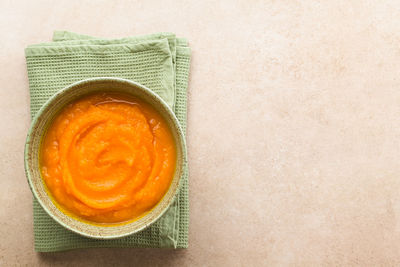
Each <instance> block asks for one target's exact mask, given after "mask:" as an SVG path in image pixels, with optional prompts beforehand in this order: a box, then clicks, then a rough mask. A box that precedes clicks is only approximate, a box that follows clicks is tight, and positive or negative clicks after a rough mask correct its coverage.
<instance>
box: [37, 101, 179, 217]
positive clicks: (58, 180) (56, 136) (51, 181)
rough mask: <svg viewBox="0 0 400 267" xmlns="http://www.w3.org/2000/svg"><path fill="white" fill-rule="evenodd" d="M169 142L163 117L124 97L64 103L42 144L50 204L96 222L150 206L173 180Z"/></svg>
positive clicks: (137, 214)
mask: <svg viewBox="0 0 400 267" xmlns="http://www.w3.org/2000/svg"><path fill="white" fill-rule="evenodd" d="M175 162H176V150H175V143H174V140H173V137H172V134H171V132H170V129H169V127H168V125H167V124H166V122H165V121H164V119H163V118H162V117H161V115H160V114H159V113H158V112H157V111H156V110H154V108H152V107H151V106H150V105H149V104H147V103H145V102H143V101H141V100H139V99H134V98H131V97H128V96H125V95H119V94H112V93H97V94H93V95H89V96H86V97H83V98H81V99H78V100H77V101H75V102H73V103H71V104H69V105H68V106H66V107H65V108H64V109H63V110H62V111H61V112H60V114H59V115H58V116H57V117H56V118H55V119H54V121H53V122H52V124H51V125H50V127H49V128H48V131H47V133H46V136H45V137H44V139H43V141H42V148H41V173H42V177H43V179H44V181H45V183H46V185H47V188H48V190H49V191H50V193H51V195H52V196H53V199H54V200H55V202H56V204H58V206H59V207H61V208H62V209H63V210H64V211H66V212H70V213H72V215H75V216H77V217H80V218H83V219H85V220H88V221H93V222H98V223H115V222H123V221H128V220H132V219H135V218H138V217H140V216H142V215H143V214H145V213H146V212H147V211H149V210H151V209H152V208H153V207H154V206H155V205H156V204H157V203H158V202H159V201H160V200H161V199H162V197H163V196H164V195H165V193H166V192H167V190H168V188H169V185H170V184H171V181H172V178H173V175H174V171H175Z"/></svg>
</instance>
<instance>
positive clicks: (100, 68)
mask: <svg viewBox="0 0 400 267" xmlns="http://www.w3.org/2000/svg"><path fill="white" fill-rule="evenodd" d="M190 54H191V52H190V48H189V47H188V45H187V41H186V40H185V39H182V38H176V37H175V35H174V34H171V33H158V34H151V35H145V36H138V37H129V38H122V39H115V40H105V39H98V38H93V37H90V36H87V35H80V34H76V33H71V32H66V31H56V32H55V33H54V36H53V42H51V43H44V44H35V45H31V46H28V47H27V48H26V49H25V56H26V63H27V68H28V78H29V89H30V99H31V102H30V103H31V116H32V117H33V116H34V115H35V114H36V112H37V111H38V110H39V109H40V107H41V106H42V105H43V104H44V102H45V101H46V100H47V99H48V98H49V97H50V96H52V95H53V94H54V93H55V92H57V91H58V90H60V89H62V88H64V87H65V86H67V85H70V84H72V83H74V82H77V81H79V80H82V79H86V78H92V77H119V78H125V79H130V80H133V81H136V82H138V83H140V84H143V85H144V86H147V87H148V88H150V89H151V90H153V91H154V92H156V93H157V94H158V95H159V96H160V97H162V98H163V99H164V100H165V101H166V102H167V103H168V104H169V105H170V106H171V107H172V108H173V110H174V112H175V114H176V116H177V118H178V120H179V121H180V123H181V125H182V129H183V131H184V132H186V103H187V86H188V78H189V66H190ZM184 169H185V171H184V177H183V184H182V187H181V189H180V191H179V195H178V197H177V199H176V200H175V202H174V203H173V204H172V205H171V207H170V208H169V210H168V211H167V212H166V213H165V214H164V215H163V216H162V217H161V218H160V219H159V220H158V221H157V222H155V223H154V224H153V225H151V226H150V227H148V228H147V229H145V230H143V231H141V232H139V233H137V234H134V235H131V236H128V237H124V238H120V239H113V240H96V239H90V238H86V237H83V236H80V235H78V234H76V233H73V232H71V231H69V230H67V229H65V228H64V227H62V226H61V225H59V224H58V223H57V222H55V221H54V220H53V219H52V218H51V217H50V216H48V215H47V213H46V212H45V211H44V210H43V209H42V207H41V206H40V205H39V203H38V202H37V200H36V199H33V223H34V239H35V249H36V251H39V252H51V251H63V250H69V249H78V248H94V247H121V248H131V247H132V248H134V247H151V248H187V247H188V227H189V196H188V191H189V190H188V168H187V166H185V168H184Z"/></svg>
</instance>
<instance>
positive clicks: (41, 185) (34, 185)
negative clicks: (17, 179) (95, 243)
mask: <svg viewBox="0 0 400 267" xmlns="http://www.w3.org/2000/svg"><path fill="white" fill-rule="evenodd" d="M95 92H114V93H124V94H128V95H131V96H133V97H137V98H140V99H141V100H144V101H145V102H147V103H149V104H150V105H151V106H152V107H153V108H154V109H155V110H156V111H158V112H159V113H160V114H161V115H162V117H163V118H164V120H165V121H166V123H167V124H168V126H169V128H170V130H171V133H172V136H173V138H174V141H175V144H176V153H177V157H176V158H177V161H176V168H175V173H174V176H173V178H172V181H171V185H170V187H169V189H168V191H167V192H166V194H165V195H164V197H163V198H162V199H161V200H160V202H159V203H158V204H157V205H156V206H155V207H154V208H153V209H151V210H150V211H149V212H148V213H146V214H145V215H144V216H142V217H140V218H139V219H137V220H134V221H131V222H128V223H122V224H113V225H110V224H108V225H102V224H98V223H97V224H96V223H90V222H86V221H83V220H78V219H76V218H73V217H72V216H70V215H68V214H67V213H64V212H63V211H61V210H60V209H59V208H58V207H57V205H56V204H55V203H54V202H53V200H52V197H51V196H50V195H49V193H48V190H47V188H46V184H45V182H44V180H43V179H42V177H41V172H40V165H39V154H40V146H41V141H42V139H43V137H44V135H45V134H46V130H47V128H48V126H49V125H50V123H51V122H52V120H53V118H54V117H55V116H56V115H57V114H58V113H59V111H60V110H61V109H62V108H63V107H64V106H66V105H67V104H68V103H70V102H72V101H74V100H76V99H78V98H80V97H82V96H84V95H87V94H91V93H95ZM185 162H186V144H185V138H184V135H183V132H182V129H181V127H180V124H179V122H178V119H177V118H176V116H175V114H174V112H173V111H172V110H171V108H170V107H169V106H168V105H167V104H166V103H165V102H164V101H163V100H162V99H161V98H160V97H159V96H158V95H156V94H155V93H154V92H152V91H151V90H150V89H148V88H146V87H145V86H143V85H140V84H138V83H136V82H133V81H130V80H125V79H119V78H92V79H86V80H82V81H79V82H77V83H74V84H72V85H70V86H68V87H66V88H64V89H62V90H60V91H59V92H57V93H56V94H55V95H53V96H52V97H51V98H50V99H49V100H48V101H47V102H46V103H45V104H44V105H43V106H42V108H41V109H40V110H39V112H38V113H37V114H36V116H35V117H34V119H33V121H32V123H31V127H30V129H29V132H28V135H27V139H26V143H25V172H26V176H27V179H28V183H29V186H30V188H31V190H32V193H33V195H34V196H35V198H36V199H37V200H38V202H39V203H40V205H41V206H42V207H43V209H44V210H45V211H46V212H47V213H48V214H49V215H50V217H52V218H53V219H54V220H55V221H57V222H58V223H59V224H61V225H62V226H64V227H65V228H67V229H69V230H71V231H73V232H75V233H78V234H80V235H82V236H86V237H90V238H97V239H112V238H119V237H123V236H127V235H131V234H134V233H137V232H139V231H141V230H144V229H145V228H147V227H148V226H149V225H151V224H152V223H154V222H155V221H157V219H158V218H160V217H161V216H162V215H163V214H164V212H165V211H167V209H168V207H169V206H170V205H171V203H172V202H173V201H174V199H175V197H176V195H177V192H178V191H179V187H180V184H181V177H182V174H183V166H184V164H185Z"/></svg>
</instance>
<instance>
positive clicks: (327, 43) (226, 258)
mask: <svg viewBox="0 0 400 267" xmlns="http://www.w3.org/2000/svg"><path fill="white" fill-rule="evenodd" d="M323 2H324V3H323ZM328 2H329V3H328ZM399 17H400V3H399V2H398V1H385V2H383V1H378V0H376V1H361V0H359V1H347V0H340V1H322V2H320V1H310V0H305V1H269V0H260V1H257V0H251V1H248V0H240V1H228V0H223V1H209V0H207V1H175V0H167V1H88V0H80V1H66V0H62V1H5V0H2V1H0V30H1V33H2V38H1V41H0V47H1V49H0V60H1V64H0V83H1V85H2V89H1V90H0V114H1V116H0V155H1V157H0V205H1V208H0V236H1V242H0V266H14V265H29V266H38V265H43V266H46V265H51V266H53V265H64V266H92V265H94V266H117V265H128V264H130V265H134V264H136V265H137V266H146V265H149V266H157V265H179V266H207V265H209V266H232V265H233V266H237V265H245V264H249V265H250V266H261V265H269V266H276V265H279V266H282V265H297V266H302V265H304V266H309V265H336V266H339V265H342V266H343V265H362V266H368V265H398V264H400V218H399V217H400V164H399V159H400V20H399ZM55 29H59V30H63V29H65V30H70V31H75V32H80V33H84V34H90V35H95V36H96V35H97V36H101V37H108V38H118V37H124V36H129V35H136V34H146V33H152V32H159V31H171V32H175V33H177V34H178V35H180V36H184V37H187V38H188V40H189V42H190V46H191V48H192V51H193V57H192V65H191V66H192V69H191V77H190V85H189V88H190V92H189V116H188V149H189V161H190V173H191V174H190V200H191V222H190V237H189V239H190V241H189V242H190V245H189V249H187V250H180V251H173V250H154V249H91V250H82V251H71V252H66V253H56V254H38V253H36V252H34V250H33V234H32V207H31V205H32V195H31V192H30V190H29V188H28V185H27V183H26V178H25V175H24V170H23V148H24V140H25V136H26V132H27V129H28V126H29V123H30V118H29V105H28V104H29V94H28V81H27V74H26V67H25V58H24V48H25V47H26V46H27V45H28V44H32V43H39V42H46V41H50V39H51V35H52V32H53V30H55Z"/></svg>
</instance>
